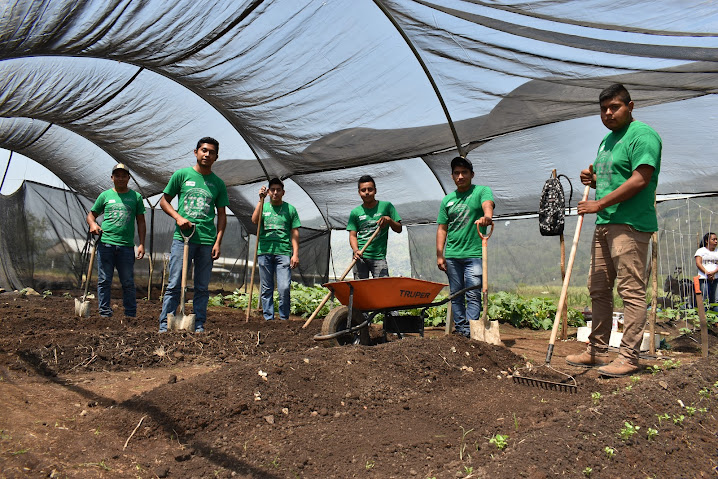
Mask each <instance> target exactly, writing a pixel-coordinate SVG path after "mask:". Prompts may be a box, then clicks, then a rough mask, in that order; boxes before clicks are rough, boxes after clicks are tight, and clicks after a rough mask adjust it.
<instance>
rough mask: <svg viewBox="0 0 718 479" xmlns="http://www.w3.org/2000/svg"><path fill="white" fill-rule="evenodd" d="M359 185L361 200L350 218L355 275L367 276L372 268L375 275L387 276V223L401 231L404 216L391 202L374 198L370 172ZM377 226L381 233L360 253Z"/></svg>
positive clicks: (393, 228) (356, 276)
mask: <svg viewBox="0 0 718 479" xmlns="http://www.w3.org/2000/svg"><path fill="white" fill-rule="evenodd" d="M358 185H359V197H361V199H362V204H361V205H360V206H357V207H356V208H354V209H353V210H351V212H350V213H349V221H348V222H347V230H348V231H349V245H350V246H351V248H352V251H353V252H354V260H355V261H356V263H355V264H354V279H367V278H368V277H369V272H371V275H372V277H374V278H382V277H386V276H389V266H388V265H387V262H386V243H387V240H388V239H389V228H387V227H391V229H392V230H394V232H395V233H401V229H402V226H401V217H400V216H399V213H397V212H396V209H395V208H394V205H392V204H391V203H390V202H388V201H379V200H377V199H376V198H375V195H376V183H375V182H374V179H373V178H372V177H371V176H369V175H364V176H362V177H361V178H359V183H358ZM378 227H381V230H380V231H379V234H377V235H376V237H374V239H373V240H372V242H371V243H370V244H369V246H368V247H367V249H366V250H364V253H363V254H361V253H360V250H361V249H362V248H363V247H364V245H365V244H366V242H367V241H368V240H369V238H370V237H371V236H372V235H373V234H374V232H375V231H376V229H377V228H378Z"/></svg>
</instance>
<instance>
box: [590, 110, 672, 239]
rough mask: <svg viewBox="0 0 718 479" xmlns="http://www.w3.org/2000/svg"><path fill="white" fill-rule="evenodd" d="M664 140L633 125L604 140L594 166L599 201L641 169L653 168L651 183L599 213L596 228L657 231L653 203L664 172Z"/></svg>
mask: <svg viewBox="0 0 718 479" xmlns="http://www.w3.org/2000/svg"><path fill="white" fill-rule="evenodd" d="M661 148H662V142H661V137H660V136H658V133H656V131H655V130H654V129H653V128H651V127H650V126H648V125H646V124H645V123H642V122H640V121H632V122H631V123H629V124H628V126H627V127H626V128H624V129H622V130H621V131H618V132H613V131H612V132H610V133H609V134H607V135H606V136H605V138H604V139H603V141H602V142H601V145H600V146H599V148H598V155H597V156H596V161H595V162H594V164H593V171H595V172H596V199H597V200H599V199H601V198H603V197H604V196H606V195H608V194H609V193H611V192H612V191H614V190H615V189H616V188H618V187H619V186H621V185H622V184H623V183H625V182H626V180H628V178H630V177H631V175H632V174H633V171H634V170H635V169H636V168H638V166H640V165H650V166H652V167H653V168H654V170H653V175H652V176H651V181H650V182H649V183H648V185H646V187H645V188H643V189H642V190H641V191H639V192H638V193H637V194H636V195H635V196H633V197H632V198H629V199H627V200H625V201H622V202H621V203H617V204H615V205H612V206H609V207H608V208H606V209H604V210H601V211H599V212H598V214H597V217H596V224H626V225H631V226H633V227H634V228H635V229H637V230H638V231H644V232H653V231H657V230H658V220H657V219H656V208H655V206H654V200H655V196H656V185H657V184H658V173H659V172H660V170H661Z"/></svg>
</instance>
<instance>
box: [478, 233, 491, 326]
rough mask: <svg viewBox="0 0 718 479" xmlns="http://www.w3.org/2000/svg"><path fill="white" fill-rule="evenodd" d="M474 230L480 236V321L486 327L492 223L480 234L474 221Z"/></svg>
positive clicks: (487, 320) (487, 319) (487, 322)
mask: <svg viewBox="0 0 718 479" xmlns="http://www.w3.org/2000/svg"><path fill="white" fill-rule="evenodd" d="M476 231H478V232H479V236H480V237H481V296H482V302H481V303H482V304H481V321H482V323H483V324H484V327H487V326H488V324H489V255H488V253H487V251H488V248H489V238H491V235H492V234H493V233H494V224H493V223H491V229H490V230H489V234H487V235H483V234H481V228H480V226H479V224H478V223H476Z"/></svg>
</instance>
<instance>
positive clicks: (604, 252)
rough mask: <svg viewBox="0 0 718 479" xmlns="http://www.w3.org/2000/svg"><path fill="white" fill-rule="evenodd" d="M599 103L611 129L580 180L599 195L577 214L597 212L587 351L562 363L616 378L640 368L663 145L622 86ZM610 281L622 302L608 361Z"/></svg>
mask: <svg viewBox="0 0 718 479" xmlns="http://www.w3.org/2000/svg"><path fill="white" fill-rule="evenodd" d="M598 101H599V104H600V106H601V121H602V122H603V124H604V126H605V127H606V128H608V129H609V130H611V132H610V133H608V134H607V135H606V136H605V137H604V138H603V141H602V142H601V144H600V146H599V148H598V155H597V156H596V160H595V161H594V163H593V165H591V166H589V168H588V169H585V170H583V171H581V182H582V183H583V184H584V185H590V186H591V187H593V188H596V199H595V200H587V201H581V202H580V203H579V204H578V213H579V214H590V213H597V218H596V230H595V232H594V234H593V245H592V247H591V267H590V271H589V277H588V290H589V293H590V294H591V302H592V304H593V321H592V327H591V334H590V335H589V337H588V340H589V345H588V348H587V349H586V351H584V352H583V353H581V354H573V355H569V356H567V357H566V362H567V363H568V364H571V365H573V366H579V367H586V368H591V367H599V369H598V372H599V373H600V374H601V375H603V376H609V377H619V376H626V375H628V374H632V373H634V372H636V371H637V370H638V354H639V348H640V344H641V341H642V340H643V328H644V326H645V324H646V283H647V282H648V274H647V268H646V266H647V264H648V242H649V240H650V239H651V234H652V233H653V232H654V231H657V230H658V221H657V219H656V208H655V196H656V184H657V183H658V173H659V172H660V169H661V149H662V142H661V137H660V136H658V133H656V131H655V130H653V129H652V128H651V127H650V126H648V125H646V124H645V123H641V122H640V121H636V120H634V119H633V113H632V112H633V102H632V101H631V96H630V94H629V93H628V90H626V88H625V87H624V86H623V85H620V84H614V85H611V86H610V87H608V88H606V89H605V90H603V91H602V92H601V94H600V95H599V99H598ZM614 284H617V287H618V294H619V296H620V297H621V299H623V308H624V310H623V314H624V315H623V318H624V323H623V337H622V339H621V346H620V348H619V353H618V357H617V358H616V359H614V360H613V361H612V362H611V363H610V364H607V362H608V361H607V359H608V343H609V340H610V337H611V329H612V324H613V286H614Z"/></svg>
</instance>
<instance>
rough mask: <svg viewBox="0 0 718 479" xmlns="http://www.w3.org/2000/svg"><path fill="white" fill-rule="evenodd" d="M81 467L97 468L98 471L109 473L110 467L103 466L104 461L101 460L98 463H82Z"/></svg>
mask: <svg viewBox="0 0 718 479" xmlns="http://www.w3.org/2000/svg"><path fill="white" fill-rule="evenodd" d="M80 466H82V467H99V468H100V469H104V470H105V471H111V470H112V469H110V467H109V466H108V465H107V464H105V461H104V460H102V461H100V462H83V463H82V464H80Z"/></svg>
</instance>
